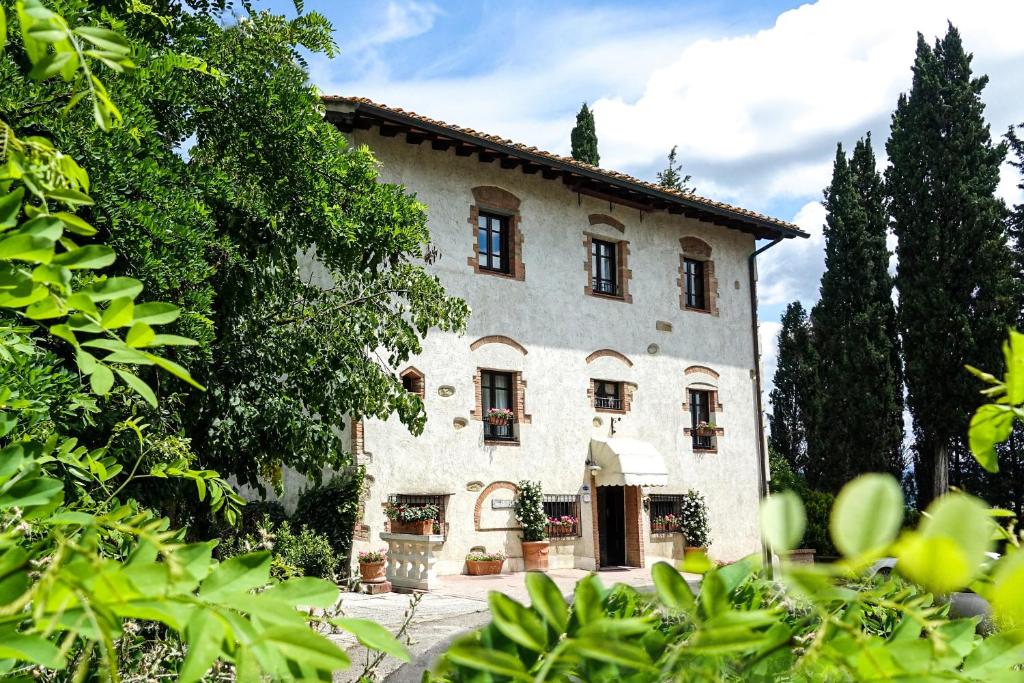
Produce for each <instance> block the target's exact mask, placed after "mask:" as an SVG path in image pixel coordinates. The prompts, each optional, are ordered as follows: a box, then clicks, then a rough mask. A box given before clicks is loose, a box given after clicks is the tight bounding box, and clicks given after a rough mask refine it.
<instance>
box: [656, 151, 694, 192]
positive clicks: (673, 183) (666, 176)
mask: <svg viewBox="0 0 1024 683" xmlns="http://www.w3.org/2000/svg"><path fill="white" fill-rule="evenodd" d="M677 146H678V145H672V150H671V151H670V152H669V153H668V166H667V167H666V168H665V170H664V171H658V184H659V185H661V186H662V187H664V188H666V189H668V190H675V191H676V192H687V193H689V194H693V193H694V192H696V191H697V189H696V188H695V187H693V186H692V185H690V184H689V183H690V174H689V173H687V174H686V175H683V167H682V164H680V163H678V162H677V161H676V148H677Z"/></svg>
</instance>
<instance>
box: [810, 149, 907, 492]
mask: <svg viewBox="0 0 1024 683" xmlns="http://www.w3.org/2000/svg"><path fill="white" fill-rule="evenodd" d="M883 194H884V192H883V187H882V179H881V177H880V176H879V174H878V171H877V170H876V164H875V155H874V152H873V150H872V148H871V138H870V136H868V137H867V138H866V139H862V140H860V141H858V142H857V145H856V147H855V149H854V152H853V157H852V159H851V160H849V161H848V160H847V157H846V154H845V153H844V152H843V148H842V145H840V146H838V148H837V149H836V156H835V163H834V165H833V171H832V182H831V184H830V185H829V187H828V188H827V189H826V190H825V202H824V204H825V209H826V211H827V214H826V224H825V229H824V234H825V272H824V274H823V275H822V278H821V298H820V299H819V301H818V303H817V304H815V306H814V309H813V310H812V311H811V320H812V323H813V334H812V340H813V344H814V349H815V356H816V357H817V358H822V359H828V362H825V363H820V364H819V365H818V371H817V373H816V374H815V380H816V382H815V383H814V384H813V385H811V386H809V387H807V388H806V390H807V391H809V392H813V394H814V396H813V399H812V405H813V410H814V411H816V415H817V416H820V417H819V418H818V419H814V420H812V421H811V424H810V425H809V428H808V430H807V467H806V475H807V479H808V483H809V484H810V485H811V487H813V488H815V489H818V490H827V491H830V492H833V493H834V492H836V491H838V489H839V487H840V486H842V484H843V483H844V482H847V481H850V480H851V479H853V478H854V477H855V476H857V475H858V474H862V473H864V472H889V473H890V474H892V475H893V476H900V474H901V473H902V472H903V384H902V375H901V370H900V356H899V346H898V340H897V335H896V323H895V320H896V313H895V308H894V305H893V301H892V277H891V276H890V275H889V271H888V267H889V251H888V249H887V248H886V243H885V240H886V234H887V230H888V215H887V213H886V207H885V200H884V196H883ZM838 415H841V416H842V419H835V418H834V417H833V416H838Z"/></svg>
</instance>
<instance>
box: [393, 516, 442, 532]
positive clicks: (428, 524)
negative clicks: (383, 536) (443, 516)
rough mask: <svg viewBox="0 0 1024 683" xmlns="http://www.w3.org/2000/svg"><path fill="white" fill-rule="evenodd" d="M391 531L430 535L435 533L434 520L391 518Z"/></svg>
mask: <svg viewBox="0 0 1024 683" xmlns="http://www.w3.org/2000/svg"><path fill="white" fill-rule="evenodd" d="M391 533H393V534H412V535H414V536H429V535H430V534H432V533H434V520H432V519H417V520H415V521H412V522H402V521H399V520H397V519H393V520H391Z"/></svg>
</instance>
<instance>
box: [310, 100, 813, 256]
mask: <svg viewBox="0 0 1024 683" xmlns="http://www.w3.org/2000/svg"><path fill="white" fill-rule="evenodd" d="M324 103H325V106H326V109H327V111H328V112H329V113H334V114H336V115H339V114H340V115H342V116H344V115H355V114H358V113H363V114H368V115H371V116H373V117H376V118H378V119H382V120H387V121H390V122H393V123H397V124H400V125H405V126H409V127H411V128H416V129H418V130H423V131H426V132H429V133H433V134H435V135H441V136H444V137H446V138H451V139H453V140H458V141H460V142H464V143H467V144H472V145H477V146H479V147H483V148H485V149H488V150H491V151H494V152H497V153H500V154H506V155H508V156H511V157H517V158H520V159H523V160H525V161H528V162H530V163H532V164H536V165H538V166H542V167H549V168H551V169H554V170H557V171H559V172H560V173H563V174H570V175H574V176H580V177H582V178H587V179H588V180H591V181H594V182H597V183H601V184H604V185H610V186H613V187H619V188H621V189H625V190H628V191H631V192H636V193H639V194H642V195H645V196H648V197H651V198H653V199H657V200H660V201H663V202H667V203H669V204H674V205H677V206H679V207H681V208H685V209H689V210H691V211H694V212H697V213H707V214H712V215H715V216H719V217H720V218H722V219H724V220H727V221H729V222H735V223H740V224H742V225H744V226H749V227H750V228H754V229H755V230H756V232H754V235H755V236H756V237H758V238H759V239H778V238H782V239H792V238H794V237H803V238H807V237H809V235H808V234H807V233H806V232H803V231H802V230H798V229H792V228H787V227H785V226H781V225H778V224H777V223H774V222H771V221H767V220H763V219H761V218H758V217H756V216H750V215H748V214H744V213H741V212H738V211H730V210H729V209H727V208H724V207H718V206H712V205H709V204H706V203H704V202H700V201H696V200H688V199H686V198H685V197H680V196H679V195H676V194H674V193H671V192H662V191H659V190H656V189H653V188H651V187H647V186H645V185H642V184H639V183H633V182H630V181H628V180H625V179H623V178H615V177H613V176H609V175H607V174H605V173H601V172H600V171H592V170H590V169H588V168H584V167H581V166H577V165H574V164H568V163H565V162H563V161H559V160H558V159H553V158H551V157H549V156H547V155H544V154H536V153H533V152H530V151H529V150H524V149H522V148H520V147H515V146H512V145H507V144H503V143H501V142H497V141H495V140H490V139H488V138H485V137H479V136H475V135H472V134H469V133H466V132H464V131H461V130H458V129H455V128H451V127H449V126H444V125H441V124H438V123H434V122H431V121H424V120H423V119H421V118H419V117H417V116H411V115H409V114H405V113H403V112H396V111H394V110H392V109H389V108H385V107H378V106H375V105H373V104H369V103H367V102H358V101H356V102H353V101H351V100H346V99H344V98H332V97H325V98H324ZM726 227H733V228H734V229H735V228H736V226H735V225H728V226H726ZM746 232H751V231H750V230H746ZM764 233H768V234H764Z"/></svg>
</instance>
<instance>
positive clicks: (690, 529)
mask: <svg viewBox="0 0 1024 683" xmlns="http://www.w3.org/2000/svg"><path fill="white" fill-rule="evenodd" d="M680 513H681V515H680V517H681V520H680V522H681V528H682V530H683V534H684V535H685V537H686V553H691V552H695V551H700V552H703V553H707V550H708V543H709V541H710V540H711V528H710V527H709V525H708V505H707V503H706V502H704V496H703V495H702V494H701V493H700V492H698V491H693V490H690V491H687V492H686V494H684V496H683V502H682V506H681V508H680Z"/></svg>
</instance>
